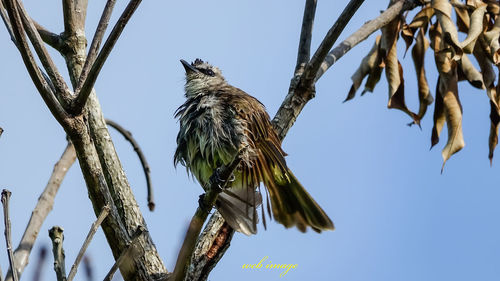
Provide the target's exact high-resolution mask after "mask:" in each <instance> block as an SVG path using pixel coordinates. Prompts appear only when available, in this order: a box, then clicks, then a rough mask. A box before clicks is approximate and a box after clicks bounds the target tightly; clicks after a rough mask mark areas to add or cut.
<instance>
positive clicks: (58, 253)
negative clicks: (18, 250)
mask: <svg viewBox="0 0 500 281" xmlns="http://www.w3.org/2000/svg"><path fill="white" fill-rule="evenodd" d="M63 232H64V229H62V227H60V226H54V227H52V228H51V229H50V230H49V236H50V240H52V253H53V254H54V271H55V272H56V276H57V281H66V265H65V261H64V258H65V255H64V249H63V241H64V233H63Z"/></svg>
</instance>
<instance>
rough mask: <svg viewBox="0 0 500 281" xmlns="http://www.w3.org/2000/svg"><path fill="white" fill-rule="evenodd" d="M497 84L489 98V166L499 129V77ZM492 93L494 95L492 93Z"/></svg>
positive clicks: (491, 161)
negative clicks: (490, 98)
mask: <svg viewBox="0 0 500 281" xmlns="http://www.w3.org/2000/svg"><path fill="white" fill-rule="evenodd" d="M498 79H499V80H498V82H497V86H496V88H494V89H492V90H491V96H492V97H494V98H493V99H492V100H490V120H491V125H490V137H489V139H488V144H489V149H490V151H489V154H488V158H489V159H490V165H491V164H492V163H493V152H494V151H495V147H496V146H497V144H498V128H499V127H500V108H499V106H498V105H499V103H500V95H499V93H500V76H499V77H498ZM493 92H494V93H493Z"/></svg>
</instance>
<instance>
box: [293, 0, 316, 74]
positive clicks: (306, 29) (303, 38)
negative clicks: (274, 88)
mask: <svg viewBox="0 0 500 281" xmlns="http://www.w3.org/2000/svg"><path fill="white" fill-rule="evenodd" d="M316 4H317V0H306V5H305V8H304V17H303V18H302V30H301V31H300V40H299V50H298V53H297V65H296V66H295V74H298V73H301V72H302V71H303V70H304V67H305V66H306V64H307V62H309V58H310V55H311V38H312V30H313V24H314V16H315V13H316Z"/></svg>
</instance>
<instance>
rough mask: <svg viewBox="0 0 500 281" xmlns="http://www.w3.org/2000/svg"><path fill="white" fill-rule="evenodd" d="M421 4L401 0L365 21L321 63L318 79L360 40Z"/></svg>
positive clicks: (415, 1)
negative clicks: (375, 16)
mask: <svg viewBox="0 0 500 281" xmlns="http://www.w3.org/2000/svg"><path fill="white" fill-rule="evenodd" d="M418 5H419V3H418V1H417V0H399V1H397V2H395V3H394V4H393V5H392V6H390V7H389V8H387V10H385V11H384V12H383V13H382V14H380V15H379V16H378V17H377V18H375V19H373V20H371V21H369V22H367V23H365V24H364V25H363V26H361V28H359V29H358V30H357V31H356V32H354V33H353V34H352V35H350V36H349V37H347V39H345V40H344V41H343V42H342V43H340V44H339V45H338V46H336V47H335V48H334V49H333V50H331V51H330V53H328V56H327V57H326V58H325V60H324V61H323V62H322V63H321V66H320V69H319V71H318V73H317V75H316V81H318V80H319V78H321V76H322V75H323V74H324V73H325V72H326V71H327V70H328V69H329V68H330V67H331V66H332V65H333V64H334V63H336V62H337V61H338V60H339V59H340V58H341V57H342V56H343V55H345V54H346V53H347V52H348V51H349V50H351V49H352V48H353V47H354V46H356V45H358V44H359V43H360V42H362V41H364V40H365V39H366V38H368V36H370V35H371V34H372V33H373V32H375V31H377V30H379V29H380V28H381V27H383V26H385V25H386V24H387V23H389V22H391V21H392V20H393V19H395V18H396V17H397V16H399V15H400V14H402V13H403V12H405V11H408V10H412V9H414V8H415V7H417V6H418Z"/></svg>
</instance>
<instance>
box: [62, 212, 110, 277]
mask: <svg viewBox="0 0 500 281" xmlns="http://www.w3.org/2000/svg"><path fill="white" fill-rule="evenodd" d="M108 214H109V205H106V206H104V208H102V211H101V214H100V215H99V217H98V218H97V220H96V221H95V222H94V223H93V224H92V226H91V227H90V230H89V233H88V234H87V238H85V242H83V245H82V248H81V249H80V252H78V255H77V256H76V259H75V262H74V263H73V265H72V266H71V270H70V271H69V274H68V278H67V281H71V280H73V278H74V277H75V275H76V271H77V270H78V265H79V264H80V261H81V260H82V258H83V254H85V251H86V250H87V248H88V246H89V244H90V241H92V238H93V237H94V234H95V233H96V232H97V229H99V226H100V225H101V223H102V221H104V219H105V218H106V217H107V216H108Z"/></svg>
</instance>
